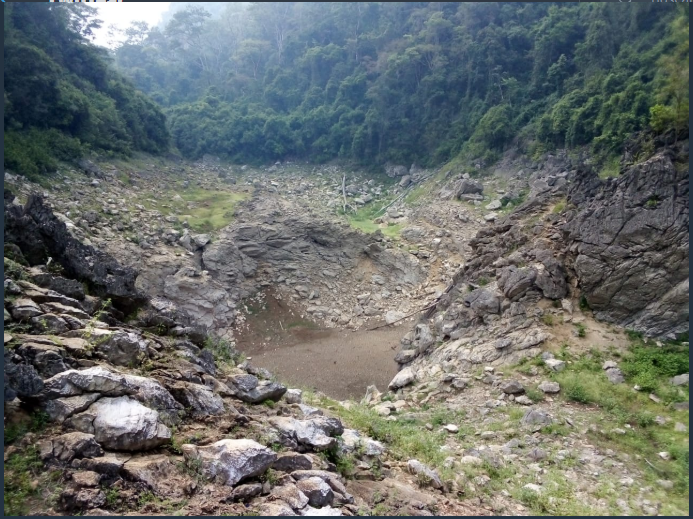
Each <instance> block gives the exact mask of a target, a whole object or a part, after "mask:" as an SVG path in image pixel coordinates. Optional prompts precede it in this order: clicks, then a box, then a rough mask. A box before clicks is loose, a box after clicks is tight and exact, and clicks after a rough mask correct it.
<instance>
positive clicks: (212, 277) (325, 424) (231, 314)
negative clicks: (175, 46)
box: [5, 142, 688, 515]
mask: <svg viewBox="0 0 693 519" xmlns="http://www.w3.org/2000/svg"><path fill="white" fill-rule="evenodd" d="M636 148H637V145H636ZM631 151H632V150H631ZM637 154H638V152H637V149H636V150H635V151H632V152H631V153H629V156H630V157H631V159H632V156H636V155H637ZM687 154H688V148H687V142H686V143H683V144H680V145H679V146H678V147H677V148H675V149H671V148H669V149H661V150H660V151H658V152H656V153H654V154H650V155H651V156H645V157H644V158H641V159H639V160H629V161H628V162H629V163H628V164H626V163H625V162H624V166H623V169H624V171H623V174H622V175H620V176H618V177H617V178H608V179H600V178H599V176H597V174H596V173H595V172H593V171H592V170H591V169H590V167H589V166H588V165H586V164H585V163H584V162H583V161H578V160H576V159H573V158H571V157H569V156H567V155H566V154H558V155H556V156H547V157H544V158H543V159H542V160H540V161H538V162H533V161H530V160H528V159H526V158H523V157H516V156H508V157H506V158H505V159H504V160H503V161H502V162H501V163H499V164H498V165H497V166H496V167H495V171H493V172H492V173H493V174H492V175H490V176H485V177H481V178H471V176H470V175H469V174H465V175H463V176H459V177H456V176H454V175H453V174H452V173H451V172H449V171H446V170H440V171H437V172H426V171H422V170H420V169H419V168H416V166H412V167H411V168H405V167H402V166H392V167H388V168H387V169H386V177H382V178H377V177H376V178H369V176H367V175H365V174H359V173H354V172H346V171H345V170H342V169H339V168H336V167H334V166H325V167H315V168H313V167H306V166H299V165H293V164H289V163H287V164H283V165H282V164H276V165H274V166H271V167H269V168H264V169H260V170H256V169H252V168H245V167H243V168H239V167H227V166H222V165H220V164H219V163H217V162H216V161H214V160H213V159H211V158H207V159H206V160H205V161H204V162H203V163H200V164H183V163H174V162H170V161H160V162H159V163H157V164H151V163H142V162H137V161H135V162H131V163H108V162H106V161H105V162H103V163H100V165H99V166H97V165H95V164H93V163H89V164H86V165H87V166H89V167H88V168H87V169H88V171H86V172H87V174H88V175H89V176H85V175H84V174H83V173H80V172H78V171H71V170H69V169H65V170H63V171H62V172H61V173H59V174H58V175H57V176H55V177H54V178H53V179H52V181H51V183H50V184H47V185H46V186H44V187H43V188H41V187H39V186H36V185H35V184H32V183H29V182H27V181H25V180H24V179H22V178H20V177H15V176H14V175H12V174H11V173H6V174H5V180H6V187H9V188H10V190H11V192H9V191H6V192H5V202H6V213H5V225H6V232H5V237H6V242H11V243H13V244H11V245H9V246H7V247H6V249H5V256H6V258H7V259H6V262H5V265H6V267H5V280H6V281H5V294H6V310H5V323H6V325H5V328H6V336H5V344H6V348H5V356H6V357H5V358H6V373H5V381H6V383H5V399H6V402H7V408H8V410H9V411H8V412H7V413H6V416H5V419H6V436H7V431H8V430H9V431H11V433H12V434H10V436H11V437H12V436H14V437H16V439H15V441H14V443H13V444H12V445H11V446H10V447H9V448H7V447H6V452H5V462H6V471H8V470H9V471H11V472H10V473H11V474H12V475H13V478H14V479H12V478H11V481H13V482H14V483H12V484H14V485H15V486H14V487H13V486H12V484H11V486H10V488H9V489H10V495H11V496H14V498H13V499H15V501H16V502H17V503H19V502H21V503H24V502H25V501H26V502H28V504H29V507H30V510H31V511H33V512H51V511H56V512H60V513H66V512H74V511H87V510H89V511H90V513H102V514H106V513H121V514H122V513H172V512H177V513H182V514H196V513H197V514H220V513H222V514H224V513H225V514H234V515H240V514H246V515H248V514H255V513H262V514H272V515H294V514H300V515H327V514H334V515H338V514H343V515H356V514H370V515H401V514H407V515H444V514H460V515H470V514H475V515H477V514H478V515H481V514H491V513H493V514H508V515H520V514H526V513H533V514H537V513H550V514H571V513H575V514H624V513H625V514H629V513H645V514H648V515H657V514H670V513H674V514H679V513H687V479H685V478H686V476H684V474H687V470H688V469H687V466H688V465H687V463H688V461H687V460H688V447H687V445H688V443H687V442H688V432H687V428H688V381H687V376H688V375H687V365H685V366H684V364H683V362H682V361H681V358H682V355H683V352H684V351H686V352H687V342H681V340H680V334H681V332H685V331H687V329H688V326H687V319H688V305H687V300H688V267H687V259H688V231H687V229H688V197H687V194H688V182H687V157H688V155H687ZM479 167H481V166H479ZM387 177H390V178H389V179H388V178H387ZM342 185H344V190H342ZM37 192H39V193H40V195H41V196H37V195H36V194H35V193H37ZM15 195H16V198H15ZM344 195H346V197H345V196H344ZM345 198H346V204H347V206H348V208H349V210H348V212H347V215H341V214H340V213H341V211H340V208H342V207H343V204H344V203H345ZM385 206H387V207H385ZM374 207H382V208H383V209H382V210H380V211H375V210H374V209H373V208H374ZM347 223H351V226H349V225H347ZM354 227H355V228H357V229H361V228H365V229H366V230H371V231H372V230H375V229H377V230H378V231H380V232H378V231H376V232H373V233H370V234H364V233H362V232H358V231H357V230H355V229H354ZM268 296H271V299H272V301H274V302H275V303H277V304H281V305H285V306H286V308H284V310H282V311H286V312H287V315H289V314H291V316H292V317H291V318H290V319H287V321H286V322H285V323H284V324H286V325H287V326H288V325H289V324H290V325H292V326H293V325H298V326H299V328H300V327H305V331H308V330H310V329H311V327H320V332H321V333H326V331H327V330H330V329H335V330H342V331H344V333H347V331H348V330H359V332H358V334H354V337H355V338H354V340H356V341H359V342H362V343H364V344H366V347H367V348H368V349H373V350H378V349H381V350H383V351H382V352H381V353H382V354H383V355H385V356H386V357H387V362H388V363H390V362H392V361H391V360H389V359H392V357H394V360H396V361H397V363H398V364H399V366H400V368H401V369H400V371H399V372H398V373H397V375H396V376H395V377H394V378H393V379H392V380H391V382H390V384H389V387H388V391H387V392H385V393H380V392H379V391H378V389H377V388H376V387H369V388H368V390H367V392H366V397H365V398H364V400H363V401H362V402H360V403H356V402H353V401H343V402H338V401H336V400H334V399H331V398H329V396H325V395H322V394H320V393H318V394H314V393H313V392H312V391H307V390H304V391H303V393H301V391H299V390H287V387H286V385H284V384H282V383H280V382H278V381H277V380H276V379H275V378H274V377H273V376H272V375H271V374H270V373H269V372H268V371H267V370H265V369H262V368H261V367H258V365H253V364H255V363H256V359H255V358H253V359H252V363H253V364H251V363H248V362H241V360H242V359H241V358H240V356H239V354H238V352H237V348H236V347H235V346H236V342H237V339H238V338H239V337H240V336H242V335H243V334H246V333H247V332H248V328H250V327H253V326H257V325H258V323H263V322H264V323H269V322H270V321H272V320H279V319H278V317H282V318H283V316H280V315H279V313H277V314H272V312H273V310H272V307H271V306H270V307H268V306H267V297H268ZM422 310H423V311H422ZM274 311H277V312H278V310H276V308H275V310H274ZM258 316H259V317H261V319H257V320H255V319H256V317H258ZM291 319H293V321H291ZM386 323H391V325H392V326H397V325H399V326H400V328H399V329H398V328H395V329H394V330H392V331H394V332H396V331H397V330H401V334H400V336H401V335H404V337H403V338H402V341H401V344H402V348H401V350H400V351H399V352H395V351H393V350H391V349H390V347H389V345H386V346H385V347H382V346H383V345H382V344H379V345H373V346H371V343H370V342H368V341H369V337H370V336H369V335H368V334H369V333H371V334H372V332H369V328H371V327H373V326H377V325H384V324H386ZM403 323H409V324H404V326H402V324H403ZM276 324H278V325H279V327H277V326H276ZM284 324H282V321H281V320H279V322H278V323H273V330H272V333H274V332H275V331H277V333H284V332H286V330H284ZM412 324H413V329H411V331H409V332H408V333H407V330H409V329H410V328H411V325H412ZM274 328H277V330H274ZM623 328H628V329H631V330H633V331H634V332H633V333H631V334H630V335H626V334H624V333H623ZM269 330H270V327H269V326H268V327H267V328H266V329H263V330H258V331H257V333H258V334H259V335H260V337H261V338H260V339H259V340H261V341H262V342H263V344H264V343H271V342H272V341H273V340H274V339H273V338H272V337H271V336H265V337H263V335H264V334H265V332H267V335H271V334H270V333H269ZM279 330H280V331H279ZM260 332H263V333H260ZM637 332H640V333H641V334H643V335H645V336H650V337H654V338H656V339H657V340H658V342H656V343H654V342H653V341H652V340H648V339H641V338H638V335H637ZM8 333H9V335H8ZM359 334H360V335H359ZM306 336H307V334H304V335H300V336H299V337H306ZM374 337H375V336H373V337H371V338H374ZM379 337H380V336H379ZM674 339H679V340H678V341H673V340H674ZM333 340H334V341H335V343H336V344H342V345H343V346H344V347H349V345H351V344H352V343H351V342H349V340H347V339H344V340H343V342H340V341H341V340H342V339H340V338H338V337H335V338H333ZM395 340H396V339H395ZM659 340H661V341H662V342H659ZM686 340H687V339H686ZM672 341H673V342H672ZM378 342H383V340H382V339H380V338H378ZM653 344H658V345H659V346H653ZM655 347H656V348H659V352H660V353H657V355H662V357H661V358H660V357H652V355H654V354H651V353H647V352H648V351H649V350H648V348H655ZM315 348H320V341H319V340H316V342H314V343H309V344H307V345H306V347H305V348H302V349H296V350H291V351H295V352H299V351H302V352H304V355H306V356H307V357H309V358H306V359H303V358H301V359H292V362H287V363H286V366H294V365H297V364H299V365H300V364H306V365H309V366H312V367H313V371H315V370H320V372H321V375H323V376H321V377H320V380H323V379H329V378H334V377H348V373H347V372H346V371H349V372H352V371H355V370H358V369H359V366H353V365H350V366H349V369H348V370H346V371H345V369H344V367H343V366H344V363H346V364H349V360H348V355H347V354H345V353H344V352H340V355H341V356H340V357H339V360H340V363H339V364H337V362H336V358H337V357H336V356H335V359H332V358H323V357H324V355H319V354H318V355H316V354H315V353H314V352H315V351H316V350H315ZM629 348H630V349H629ZM342 349H344V348H342ZM317 351H320V350H317ZM347 353H348V352H347ZM395 353H396V355H395ZM289 354H290V353H289ZM638 355H641V356H642V355H645V356H646V355H650V357H645V360H642V359H641V358H640V357H638ZM686 355H687V353H686ZM342 357H344V358H346V359H347V360H344V358H342ZM653 358H654V360H652V359H653ZM257 360H258V361H261V359H257ZM342 361H344V362H342ZM333 363H334V365H333ZM280 364H281V363H280ZM260 365H262V364H260ZM374 365H375V364H374ZM286 366H284V367H286ZM643 366H646V367H643ZM277 367H278V369H279V370H280V371H279V372H278V375H280V377H281V375H282V373H281V369H282V367H283V366H282V365H278V366H277ZM297 371H298V370H297ZM310 371H311V370H306V373H308V375H306V376H309V374H310ZM363 379H364V377H363V376H361V377H360V378H359V379H358V380H359V381H361V380H363ZM388 379H389V376H388ZM314 380H317V378H316V379H311V378H309V379H306V385H311V384H312V382H313V381H314ZM325 387H326V388H329V387H332V386H330V385H329V384H326V386H325ZM380 389H384V387H380ZM363 391H365V387H364V388H363ZM330 396H332V395H330ZM123 415H126V416H128V417H129V418H128V420H126V421H125V423H123V420H120V419H117V417H121V416H123ZM46 421H47V423H48V427H47V428H46V427H44V425H45V424H44V422H46ZM26 429H33V430H34V432H33V433H29V434H28V435H26V436H24V437H23V438H21V437H20V435H19V434H18V433H17V431H20V432H21V431H25V430H26ZM633 452H637V453H638V454H636V455H633ZM44 466H45V467H48V468H49V470H48V471H47V472H45V473H42V472H41V468H42V467H44ZM22 471H24V472H27V471H28V473H30V474H32V475H33V476H32V477H33V478H34V479H33V480H25V479H22V478H20V477H18V476H17V474H19V473H20V472H22ZM6 481H7V478H6ZM56 482H57V483H56ZM636 482H642V483H636ZM54 483H56V484H54ZM52 487H55V488H56V489H57V490H55V491H51V488H52ZM7 489H8V487H7V486H6V494H7ZM27 496H28V497H29V499H28V501H27V499H26V498H27ZM37 497H43V498H45V499H43V500H37ZM48 498H50V499H48ZM684 498H685V499H684ZM13 503H14V501H13ZM6 506H7V501H6ZM13 506H20V505H13ZM22 506H23V505H22ZM317 509H319V510H317ZM24 510H25V511H26V509H24Z"/></svg>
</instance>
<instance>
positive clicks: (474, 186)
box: [455, 179, 484, 198]
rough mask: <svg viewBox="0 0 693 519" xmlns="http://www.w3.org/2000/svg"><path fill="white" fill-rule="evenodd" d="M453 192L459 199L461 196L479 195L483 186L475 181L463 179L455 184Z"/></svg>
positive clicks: (482, 190)
mask: <svg viewBox="0 0 693 519" xmlns="http://www.w3.org/2000/svg"><path fill="white" fill-rule="evenodd" d="M455 192H456V196H457V198H461V195H481V194H483V192H484V186H483V185H482V184H481V182H477V181H476V180H471V179H464V180H462V181H460V182H459V183H458V184H457V186H456V189H455Z"/></svg>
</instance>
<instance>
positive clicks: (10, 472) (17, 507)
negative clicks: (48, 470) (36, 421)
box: [4, 447, 43, 516]
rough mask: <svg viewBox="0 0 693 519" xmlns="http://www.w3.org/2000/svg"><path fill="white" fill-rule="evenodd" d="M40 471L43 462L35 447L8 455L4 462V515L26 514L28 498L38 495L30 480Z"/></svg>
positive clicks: (41, 470)
mask: <svg viewBox="0 0 693 519" xmlns="http://www.w3.org/2000/svg"><path fill="white" fill-rule="evenodd" d="M41 472H43V463H41V460H40V459H39V456H38V451H37V450H36V448H35V447H30V448H28V449H26V450H25V451H23V452H17V453H14V454H12V455H10V457H9V458H8V460H7V461H6V462H5V472H4V483H5V487H4V490H5V495H4V515H6V516H12V515H15V516H16V515H26V514H27V513H28V512H29V506H28V501H29V499H30V498H31V497H35V496H37V495H38V490H37V489H36V488H34V487H33V486H32V481H33V480H34V479H35V478H36V477H38V476H39V474H41Z"/></svg>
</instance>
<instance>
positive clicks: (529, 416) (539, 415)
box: [520, 409, 553, 425]
mask: <svg viewBox="0 0 693 519" xmlns="http://www.w3.org/2000/svg"><path fill="white" fill-rule="evenodd" d="M520 423H521V424H523V425H549V424H551V423H553V419H552V418H551V417H550V416H549V415H548V414H547V413H546V412H544V411H542V410H541V409H528V410H527V412H526V413H525V415H524V416H523V417H522V420H520Z"/></svg>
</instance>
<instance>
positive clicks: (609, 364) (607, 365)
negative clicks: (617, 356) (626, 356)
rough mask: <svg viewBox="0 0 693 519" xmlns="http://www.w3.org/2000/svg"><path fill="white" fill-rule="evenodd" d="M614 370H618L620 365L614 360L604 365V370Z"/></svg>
mask: <svg viewBox="0 0 693 519" xmlns="http://www.w3.org/2000/svg"><path fill="white" fill-rule="evenodd" d="M612 368H618V364H616V363H615V362H614V361H613V360H607V361H606V362H604V364H602V369H603V370H607V369H612Z"/></svg>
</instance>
